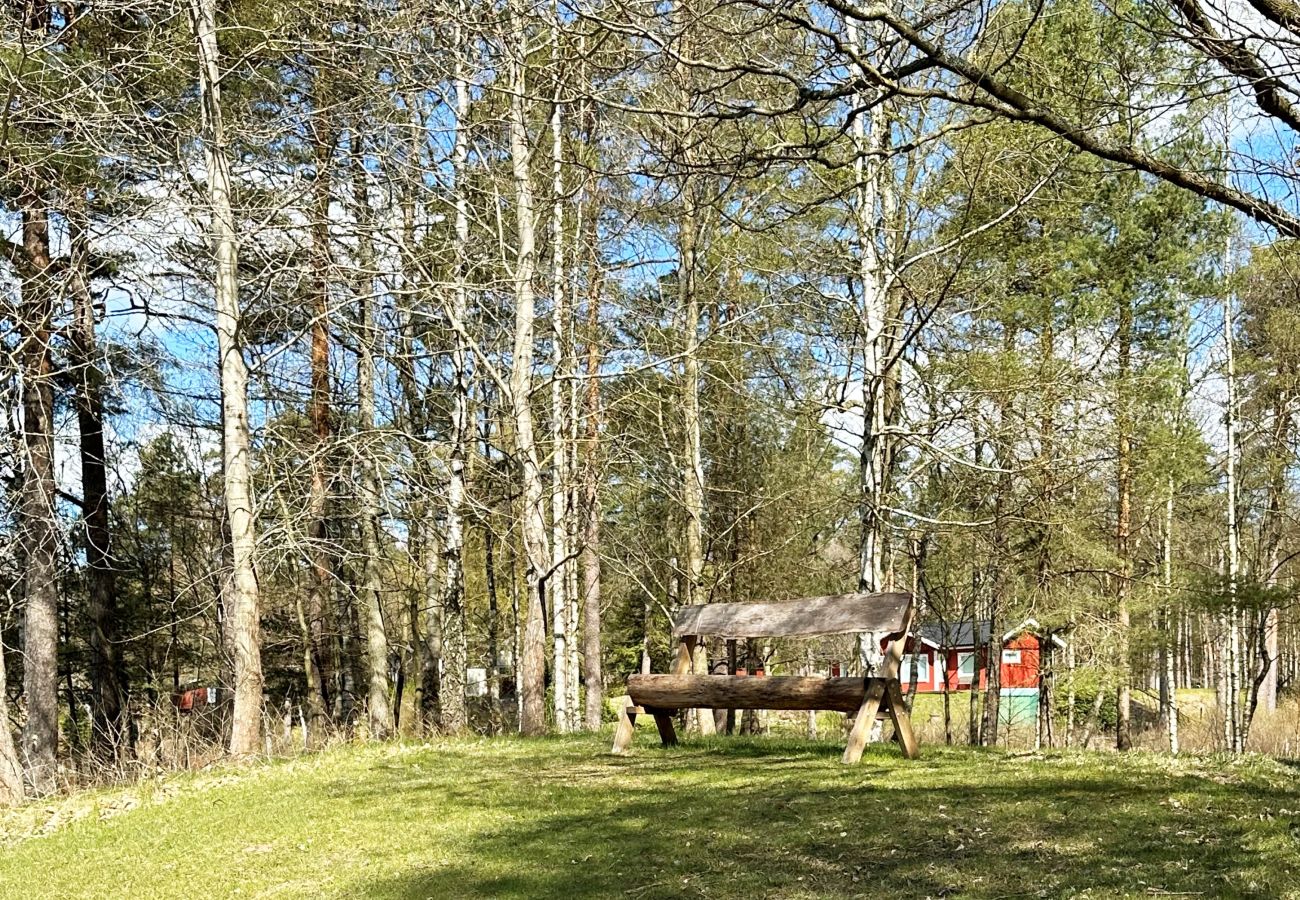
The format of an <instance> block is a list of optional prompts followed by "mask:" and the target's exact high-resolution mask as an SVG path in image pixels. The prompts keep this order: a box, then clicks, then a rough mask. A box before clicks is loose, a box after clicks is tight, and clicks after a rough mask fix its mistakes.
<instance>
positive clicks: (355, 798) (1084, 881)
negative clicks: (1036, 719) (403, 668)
mask: <svg viewBox="0 0 1300 900" xmlns="http://www.w3.org/2000/svg"><path fill="white" fill-rule="evenodd" d="M652 753H653V755H652ZM837 756H838V754H837V752H836V748H835V747H834V746H833V745H830V744H825V745H820V744H815V743H813V744H807V743H805V744H800V743H799V742H764V741H737V742H735V743H733V744H732V745H731V746H723V745H721V744H720V743H715V742H709V743H706V744H704V745H703V746H700V747H693V746H691V745H689V744H687V745H684V746H682V747H679V748H675V749H673V750H670V751H667V752H663V751H658V750H655V751H646V752H643V753H642V754H639V755H636V756H632V757H622V758H620V757H608V756H599V757H592V758H591V759H589V760H585V761H583V762H582V763H581V766H580V767H579V768H578V769H577V770H576V771H575V770H574V769H573V762H574V760H573V756H572V754H569V755H568V758H567V759H566V760H565V765H564V766H557V768H556V770H555V771H554V772H548V770H547V769H546V768H545V767H543V768H542V769H541V770H540V771H532V772H528V771H521V772H518V773H517V777H518V778H519V779H521V780H522V782H521V783H522V784H526V785H527V786H528V788H527V789H521V790H519V791H518V792H517V793H515V792H511V791H505V792H503V791H502V790H501V787H502V783H503V780H505V781H508V777H507V776H505V775H503V773H501V772H499V771H498V772H493V773H484V774H483V775H481V776H478V777H472V778H458V779H457V780H456V782H455V783H454V784H451V785H448V784H447V783H445V782H444V781H442V780H440V779H438V778H436V777H424V778H418V779H413V778H411V777H409V776H407V775H404V774H403V773H402V772H401V771H400V770H399V771H385V772H384V773H382V774H380V775H379V776H377V777H375V778H367V779H366V780H365V781H364V782H361V783H356V782H352V783H346V784H337V785H334V786H333V790H332V792H331V793H332V795H333V796H336V797H338V798H340V799H345V800H347V801H349V802H355V803H358V804H361V805H369V804H385V803H387V804H390V805H391V804H394V803H398V804H400V805H402V806H412V807H414V808H415V809H419V810H427V814H428V815H429V816H430V817H434V818H436V817H437V816H438V815H439V810H445V811H450V810H457V809H463V808H466V807H472V808H475V809H477V810H479V812H480V813H481V815H478V816H476V817H474V821H473V823H470V822H467V823H466V824H465V828H464V830H460V829H458V836H459V840H460V841H462V842H463V843H464V845H465V852H466V858H469V859H472V860H473V861H474V862H473V864H472V865H467V864H465V862H464V859H460V860H456V861H453V862H451V863H450V864H447V865H439V864H436V863H430V864H429V865H427V866H425V865H423V864H420V865H417V866H415V867H413V869H411V870H407V871H403V872H401V873H399V874H397V875H394V876H391V877H387V878H383V879H379V880H373V879H371V880H359V881H358V882H357V883H356V884H353V885H351V886H349V889H348V891H347V892H346V895H347V896H370V897H392V898H425V897H438V898H442V897H563V898H567V900H576V898H588V897H592V898H594V897H610V896H625V897H630V898H657V897H680V896H707V897H773V898H777V897H782V898H784V897H823V896H862V897H874V896H916V897H956V896H962V897H1011V896H1026V897H1034V896H1042V897H1060V896H1074V895H1077V894H1079V893H1080V892H1083V891H1089V890H1090V891H1092V892H1094V894H1097V895H1104V896H1114V895H1147V894H1148V893H1150V894H1157V893H1163V894H1170V893H1182V894H1200V895H1203V896H1218V897H1223V896H1242V897H1247V896H1259V897H1276V896H1281V895H1283V894H1285V893H1287V892H1288V891H1290V890H1295V889H1297V888H1300V876H1298V875H1297V864H1300V854H1298V853H1297V849H1300V848H1298V847H1297V845H1296V844H1295V843H1294V842H1293V841H1292V840H1291V838H1290V836H1289V833H1288V826H1289V822H1288V821H1286V820H1284V819H1279V818H1270V817H1269V813H1268V811H1267V810H1266V809H1265V807H1267V808H1270V809H1271V808H1273V807H1276V806H1278V805H1280V806H1281V807H1288V806H1289V807H1290V808H1291V809H1296V808H1300V790H1297V789H1292V790H1287V791H1282V792H1277V793H1275V794H1273V795H1271V796H1269V797H1260V796H1258V795H1256V793H1255V792H1254V790H1253V789H1252V786H1251V785H1250V784H1248V783H1244V782H1243V783H1228V782H1226V781H1224V780H1215V779H1212V778H1208V777H1202V776H1198V775H1195V774H1186V773H1172V774H1165V773H1161V772H1158V771H1157V772H1154V773H1153V772H1152V771H1150V770H1149V769H1147V770H1144V771H1142V772H1141V774H1140V775H1138V774H1137V773H1136V772H1129V771H1126V769H1125V767H1124V765H1123V764H1122V763H1118V762H1109V761H1108V762H1107V764H1105V765H1104V766H1101V767H1099V766H1098V765H1096V764H1093V763H1084V764H1081V763H1079V762H1078V758H1077V757H1059V758H1053V757H1047V758H1044V759H1034V760H1027V759H1016V758H1012V757H1007V756H1005V755H1002V754H996V753H990V754H986V755H973V754H969V753H959V754H958V753H953V754H944V753H932V754H931V756H930V757H929V759H928V760H926V759H923V760H922V761H921V763H908V762H905V761H903V760H901V759H899V758H898V756H897V751H896V750H895V749H893V748H887V747H873V748H872V749H871V750H870V751H869V752H868V754H867V755H866V756H864V758H863V763H862V765H860V766H857V767H851V768H846V767H841V766H840V765H839V764H838V762H837V761H835V760H836V758H837ZM760 757H761V759H760ZM1109 759H1110V760H1119V759H1120V758H1118V757H1111V758H1109ZM927 782H929V783H928V784H927ZM1265 801H1266V802H1265ZM449 814H450V813H449ZM432 855H433V854H431V857H432Z"/></svg>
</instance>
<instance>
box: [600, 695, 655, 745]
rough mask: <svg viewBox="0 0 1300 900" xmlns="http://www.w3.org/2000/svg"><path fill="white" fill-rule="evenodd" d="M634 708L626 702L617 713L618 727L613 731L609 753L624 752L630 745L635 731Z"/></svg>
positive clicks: (635, 708)
mask: <svg viewBox="0 0 1300 900" xmlns="http://www.w3.org/2000/svg"><path fill="white" fill-rule="evenodd" d="M636 710H637V707H636V706H634V705H633V704H632V703H628V705H627V706H626V707H625V708H624V709H623V711H622V712H620V713H619V714H618V728H617V729H616V730H615V731H614V746H613V747H611V748H610V751H609V752H610V753H626V752H627V750H628V748H629V747H631V746H632V736H633V735H634V734H635V733H636ZM656 718H657V717H656ZM661 730H662V729H661Z"/></svg>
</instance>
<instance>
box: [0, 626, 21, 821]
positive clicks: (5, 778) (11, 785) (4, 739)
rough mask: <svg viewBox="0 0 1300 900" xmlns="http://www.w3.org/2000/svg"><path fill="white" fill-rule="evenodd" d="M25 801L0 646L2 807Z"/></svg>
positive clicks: (0, 798) (0, 788) (2, 651)
mask: <svg viewBox="0 0 1300 900" xmlns="http://www.w3.org/2000/svg"><path fill="white" fill-rule="evenodd" d="M22 801H23V767H22V763H21V761H20V760H19V759H18V748H17V747H15V746H14V736H13V732H11V731H10V730H9V688H8V683H7V681H6V679H5V654H4V646H3V645H2V644H0V807H5V806H16V805H18V804H19V803H21V802H22Z"/></svg>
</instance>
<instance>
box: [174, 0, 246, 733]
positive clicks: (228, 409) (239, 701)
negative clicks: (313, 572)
mask: <svg viewBox="0 0 1300 900" xmlns="http://www.w3.org/2000/svg"><path fill="white" fill-rule="evenodd" d="M190 16H191V25H192V27H193V32H194V38H195V44H196V50H197V56H198V64H199V92H200V95H201V98H202V124H203V150H204V164H205V167H206V170H207V203H208V211H209V214H210V217H211V226H210V227H211V231H212V244H213V253H214V257H215V262H216V273H215V290H214V301H215V307H216V309H215V312H216V330H217V353H218V358H219V366H220V371H221V423H222V463H223V470H222V479H223V493H224V494H225V501H226V518H227V521H228V524H229V528H230V549H231V574H230V579H229V583H228V584H227V586H226V598H227V603H228V609H229V615H228V617H227V621H228V622H229V623H230V629H231V632H232V645H233V647H234V651H235V666H234V676H235V692H234V693H235V698H234V710H233V713H232V716H231V719H232V725H231V733H230V745H229V749H230V753H231V754H232V755H235V756H247V755H251V754H254V753H256V752H258V750H259V749H260V747H261V727H262V652H261V608H260V600H259V596H258V584H257V574H256V570H255V568H254V552H255V550H256V545H257V532H256V520H255V517H254V510H253V490H252V465H251V460H250V459H249V454H250V444H251V438H250V433H249V423H248V366H247V363H246V362H245V361H244V356H243V345H242V335H241V334H240V308H239V282H238V249H237V238H236V232H235V220H234V210H233V205H232V199H231V179H230V162H229V158H228V155H227V147H226V131H225V122H224V119H223V116H222V109H221V69H220V56H219V51H218V47H217V21H216V19H217V13H216V0H190Z"/></svg>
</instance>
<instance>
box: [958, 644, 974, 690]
mask: <svg viewBox="0 0 1300 900" xmlns="http://www.w3.org/2000/svg"><path fill="white" fill-rule="evenodd" d="M968 659H969V660H970V674H969V675H968V674H966V673H965V672H963V671H962V668H963V667H964V666H965V665H966V660H968ZM977 671H978V667H977V666H976V658H975V651H974V650H972V651H970V652H969V653H961V652H959V653H958V654H957V683H958V684H971V683H972V682H974V681H975V675H976V674H977Z"/></svg>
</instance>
